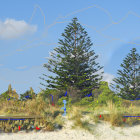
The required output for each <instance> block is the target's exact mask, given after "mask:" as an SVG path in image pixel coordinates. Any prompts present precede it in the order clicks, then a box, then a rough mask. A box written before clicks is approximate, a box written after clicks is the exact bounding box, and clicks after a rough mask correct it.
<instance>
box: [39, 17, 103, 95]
mask: <svg viewBox="0 0 140 140" xmlns="http://www.w3.org/2000/svg"><path fill="white" fill-rule="evenodd" d="M78 34H79V35H80V36H79V35H78ZM62 37H63V39H59V44H60V46H59V47H57V48H55V49H54V51H53V52H51V56H52V58H49V59H48V63H47V64H44V67H45V68H47V69H48V71H50V72H52V73H54V74H55V75H56V76H55V77H54V76H48V75H45V74H43V75H44V76H46V77H47V78H49V80H46V79H45V78H41V77H40V79H42V80H44V81H45V82H46V83H47V85H45V84H43V83H41V85H43V86H45V87H47V88H52V89H61V90H65V91H66V90H67V89H68V88H69V87H71V86H73V87H74V86H75V87H77V89H79V90H80V91H81V92H82V93H83V94H87V93H91V91H92V89H93V88H95V87H98V84H99V81H100V80H101V79H102V76H101V75H100V74H97V73H96V72H98V71H99V70H101V69H102V68H103V67H101V66H99V64H98V63H96V59H97V58H98V55H96V54H95V52H94V50H90V49H91V46H92V45H93V43H91V40H90V37H88V34H87V32H86V31H85V29H84V28H83V27H82V26H81V25H80V23H79V22H78V20H77V18H73V19H72V22H71V23H70V24H69V25H68V26H67V27H66V29H65V32H64V33H62ZM75 42H76V43H75ZM77 42H79V43H77ZM95 73H96V74H95ZM101 74H102V73H101ZM79 95H80V94H79ZM79 95H78V93H75V96H78V98H83V97H79ZM81 96H82V95H81ZM72 98H75V97H74V96H73V97H72Z"/></svg>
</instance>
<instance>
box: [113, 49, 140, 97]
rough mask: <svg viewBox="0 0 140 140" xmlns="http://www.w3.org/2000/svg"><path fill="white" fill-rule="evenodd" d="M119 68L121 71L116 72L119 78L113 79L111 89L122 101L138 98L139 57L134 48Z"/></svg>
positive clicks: (139, 94)
mask: <svg viewBox="0 0 140 140" xmlns="http://www.w3.org/2000/svg"><path fill="white" fill-rule="evenodd" d="M120 66H121V67H122V70H118V73H117V74H118V75H119V77H117V78H114V80H113V81H114V82H115V84H112V87H113V88H115V89H116V93H117V94H118V96H120V97H122V98H123V99H127V100H135V99H136V98H138V97H139V96H140V55H139V54H138V53H136V48H133V49H132V50H131V53H129V54H128V55H127V56H126V58H125V59H124V60H123V63H122V64H121V65H120Z"/></svg>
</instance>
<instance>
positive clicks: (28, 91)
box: [20, 88, 36, 101]
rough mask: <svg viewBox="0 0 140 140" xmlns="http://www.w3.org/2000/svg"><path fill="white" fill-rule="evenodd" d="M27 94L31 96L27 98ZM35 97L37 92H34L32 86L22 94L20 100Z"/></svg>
mask: <svg viewBox="0 0 140 140" xmlns="http://www.w3.org/2000/svg"><path fill="white" fill-rule="evenodd" d="M26 96H29V97H28V98H26ZM35 97H36V94H35V93H34V91H33V89H32V88H30V90H27V91H26V92H25V93H23V94H20V100H22V101H25V100H30V99H34V98H35Z"/></svg>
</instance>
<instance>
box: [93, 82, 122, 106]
mask: <svg viewBox="0 0 140 140" xmlns="http://www.w3.org/2000/svg"><path fill="white" fill-rule="evenodd" d="M93 94H94V95H95V98H94V99H96V100H95V102H94V103H93V104H94V105H95V106H97V105H98V104H100V105H103V104H106V102H107V101H109V100H112V101H113V102H114V103H115V104H116V105H118V106H119V105H121V98H119V97H118V96H117V95H115V94H114V92H113V91H111V90H110V88H109V86H108V83H107V82H105V81H101V82H100V87H99V88H98V89H96V90H93Z"/></svg>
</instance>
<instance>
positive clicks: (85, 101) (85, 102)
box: [80, 97, 94, 105]
mask: <svg viewBox="0 0 140 140" xmlns="http://www.w3.org/2000/svg"><path fill="white" fill-rule="evenodd" d="M93 100H94V99H93V97H84V98H82V100H81V101H80V105H89V104H91V102H92V101H93Z"/></svg>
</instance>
